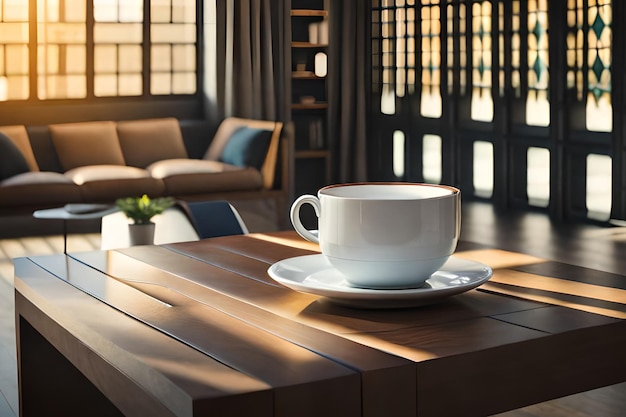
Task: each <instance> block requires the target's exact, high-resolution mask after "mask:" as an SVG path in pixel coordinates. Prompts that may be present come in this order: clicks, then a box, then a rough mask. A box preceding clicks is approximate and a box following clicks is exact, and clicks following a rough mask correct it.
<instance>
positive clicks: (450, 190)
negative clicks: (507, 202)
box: [318, 181, 461, 200]
mask: <svg viewBox="0 0 626 417" xmlns="http://www.w3.org/2000/svg"><path fill="white" fill-rule="evenodd" d="M366 186H384V187H387V186H403V187H420V188H431V189H433V190H442V191H443V192H442V193H433V194H432V195H425V196H423V195H422V196H418V195H415V194H410V193H407V194H406V195H404V196H401V198H400V196H397V195H394V196H393V197H395V198H393V199H398V200H430V199H437V198H445V197H449V196H451V195H455V194H459V193H460V192H461V190H459V189H458V188H456V187H453V186H451V185H443V184H428V183H419V182H398V181H388V182H385V181H381V182H350V183H343V184H332V185H327V186H325V187H322V188H320V189H319V191H318V195H320V196H321V195H324V196H325V197H337V198H344V199H356V200H380V199H382V198H383V197H381V196H379V195H374V196H365V195H358V196H356V195H355V196H351V195H339V194H337V193H333V191H334V190H336V189H338V188H344V189H345V188H350V187H366ZM388 197H390V196H389V195H386V196H384V198H388Z"/></svg>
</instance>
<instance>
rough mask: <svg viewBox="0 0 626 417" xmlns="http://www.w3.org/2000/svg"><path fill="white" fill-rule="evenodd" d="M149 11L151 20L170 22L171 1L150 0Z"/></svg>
mask: <svg viewBox="0 0 626 417" xmlns="http://www.w3.org/2000/svg"><path fill="white" fill-rule="evenodd" d="M150 13H151V19H152V22H171V21H172V2H171V1H170V0H152V2H151V3H150Z"/></svg>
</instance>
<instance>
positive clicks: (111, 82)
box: [93, 74, 117, 97]
mask: <svg viewBox="0 0 626 417" xmlns="http://www.w3.org/2000/svg"><path fill="white" fill-rule="evenodd" d="M93 88H94V94H95V95H96V96H98V97H106V96H116V95H117V76H116V75H114V74H107V75H96V76H94V85H93Z"/></svg>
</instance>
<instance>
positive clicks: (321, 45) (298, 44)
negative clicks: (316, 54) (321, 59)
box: [291, 41, 328, 49]
mask: <svg viewBox="0 0 626 417" xmlns="http://www.w3.org/2000/svg"><path fill="white" fill-rule="evenodd" d="M291 46H292V47H293V48H309V49H316V48H317V49H324V48H328V44H327V43H311V42H302V41H294V42H291Z"/></svg>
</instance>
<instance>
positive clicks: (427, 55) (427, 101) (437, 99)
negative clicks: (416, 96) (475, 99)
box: [420, 2, 442, 118]
mask: <svg viewBox="0 0 626 417" xmlns="http://www.w3.org/2000/svg"><path fill="white" fill-rule="evenodd" d="M433 3H435V2H433ZM440 14H441V13H440V6H439V4H429V5H423V6H422V25H421V28H422V51H421V57H422V89H421V105H420V113H421V114H422V116H425V117H433V118H438V117H441V112H442V104H441V91H440V88H441V21H440V18H441V16H440Z"/></svg>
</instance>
